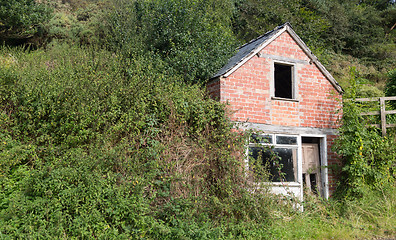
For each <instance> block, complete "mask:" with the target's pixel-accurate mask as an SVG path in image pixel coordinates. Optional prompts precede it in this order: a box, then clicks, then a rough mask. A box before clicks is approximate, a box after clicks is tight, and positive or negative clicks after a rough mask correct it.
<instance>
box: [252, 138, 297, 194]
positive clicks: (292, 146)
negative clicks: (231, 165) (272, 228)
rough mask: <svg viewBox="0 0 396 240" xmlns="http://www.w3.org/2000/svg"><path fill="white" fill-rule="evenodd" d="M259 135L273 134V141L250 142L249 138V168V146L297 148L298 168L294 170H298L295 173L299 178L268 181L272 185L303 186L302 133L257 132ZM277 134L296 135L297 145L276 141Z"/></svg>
mask: <svg viewBox="0 0 396 240" xmlns="http://www.w3.org/2000/svg"><path fill="white" fill-rule="evenodd" d="M257 135H259V136H260V135H261V136H272V143H253V142H250V138H249V143H248V147H247V148H246V156H247V157H246V167H247V169H248V168H249V157H250V156H249V147H256V146H260V145H261V146H273V147H274V148H289V149H296V150H297V151H296V154H297V156H296V158H297V159H296V161H297V162H296V166H297V167H296V168H295V169H294V171H297V172H296V173H295V176H297V179H295V181H293V182H286V181H285V182H267V183H268V184H270V185H274V186H276V185H286V186H294V187H298V186H301V182H302V174H301V173H302V161H301V157H302V148H301V136H300V135H294V134H279V133H261V134H257ZM277 136H285V137H295V138H296V140H297V142H296V144H295V145H289V144H278V143H277V142H276V137H277Z"/></svg>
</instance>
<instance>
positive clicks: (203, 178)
mask: <svg viewBox="0 0 396 240" xmlns="http://www.w3.org/2000/svg"><path fill="white" fill-rule="evenodd" d="M0 52H1V55H0V56H1V58H0V60H1V61H2V62H4V63H6V64H1V66H0V113H1V114H0V136H1V142H0V150H1V151H0V166H1V168H0V197H1V198H0V199H1V200H0V222H1V224H0V234H1V236H7V237H10V238H26V237H32V238H48V237H55V238H117V239H118V238H125V239H128V238H155V239H158V238H164V239H166V238H170V239H175V238H199V239H205V238H209V239H211V238H218V237H230V238H235V237H241V238H247V237H249V236H254V235H255V234H258V233H260V234H264V232H262V231H263V229H266V228H267V227H268V226H269V225H268V224H269V219H271V214H270V213H271V211H273V207H272V208H270V207H269V206H272V205H274V204H275V203H276V202H277V201H278V200H277V198H276V197H270V196H269V195H268V196H267V195H266V194H264V193H265V191H266V190H265V189H264V188H257V187H253V186H254V185H251V183H250V182H249V181H248V177H247V176H248V175H247V173H246V171H245V170H246V169H245V161H244V157H243V155H241V153H243V152H244V150H243V149H244V144H245V136H244V135H243V134H242V133H241V132H238V131H234V130H232V129H233V125H232V124H231V123H230V121H229V120H228V117H227V116H228V113H227V110H226V106H225V105H223V104H221V103H219V102H216V101H214V100H211V99H209V98H208V97H207V96H206V93H205V92H204V91H203V90H201V89H200V88H199V86H196V85H185V84H183V83H181V82H182V81H181V77H179V76H177V75H173V76H169V75H166V71H162V69H161V66H163V65H162V62H161V61H160V60H158V58H155V57H152V56H141V55H136V56H134V57H130V58H124V57H123V56H121V55H118V54H116V53H111V52H108V51H105V50H100V49H95V48H93V47H89V48H83V47H76V46H70V45H67V44H53V45H52V46H48V48H47V49H46V50H35V51H29V50H22V49H9V48H4V47H3V48H2V49H1V50H0ZM154 66H155V67H154ZM279 208H285V209H286V208H287V207H286V206H282V205H279ZM230 219H232V222H231V223H230V222H229V221H230ZM248 223H251V224H253V225H254V226H260V227H257V228H253V229H256V230H252V231H246V228H247V226H246V225H247V224H248ZM249 228H251V226H250V227H249ZM249 228H248V229H249ZM268 234H269V233H268Z"/></svg>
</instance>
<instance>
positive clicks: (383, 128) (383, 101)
mask: <svg viewBox="0 0 396 240" xmlns="http://www.w3.org/2000/svg"><path fill="white" fill-rule="evenodd" d="M380 105H381V130H382V136H385V135H386V113H385V99H384V97H380Z"/></svg>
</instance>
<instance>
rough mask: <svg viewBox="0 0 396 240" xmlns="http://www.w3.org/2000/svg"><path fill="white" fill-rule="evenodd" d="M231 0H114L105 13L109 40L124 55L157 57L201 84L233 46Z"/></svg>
mask: <svg viewBox="0 0 396 240" xmlns="http://www.w3.org/2000/svg"><path fill="white" fill-rule="evenodd" d="M231 16H232V4H231V2H230V1H222V0H210V1H205V0H167V1H160V0H150V1H143V0H137V1H133V2H131V1H122V0H118V1H116V4H115V10H114V11H112V12H111V13H110V17H109V29H110V33H109V35H111V36H112V39H110V41H109V43H110V45H111V46H112V47H116V48H122V49H124V53H126V54H130V53H131V52H140V53H142V54H147V53H149V54H152V55H156V56H158V57H160V58H161V59H162V60H163V61H164V63H165V64H166V66H167V67H166V68H167V70H169V71H170V72H171V73H172V74H179V75H182V77H183V78H184V80H185V82H188V83H199V82H200V83H202V82H204V81H205V80H206V79H208V78H209V77H210V76H211V74H213V73H214V72H215V71H216V70H218V69H219V68H220V67H221V66H222V65H223V64H224V63H225V61H227V59H228V58H229V57H230V55H231V54H232V53H233V51H234V49H235V47H236V46H237V44H236V40H235V37H234V36H233V33H232V30H231V20H230V19H231Z"/></svg>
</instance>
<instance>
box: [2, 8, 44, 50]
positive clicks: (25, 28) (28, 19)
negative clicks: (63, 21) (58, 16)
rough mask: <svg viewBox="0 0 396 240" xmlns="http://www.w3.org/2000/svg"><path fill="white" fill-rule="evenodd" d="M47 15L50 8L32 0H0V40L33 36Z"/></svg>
mask: <svg viewBox="0 0 396 240" xmlns="http://www.w3.org/2000/svg"><path fill="white" fill-rule="evenodd" d="M49 17H50V10H49V9H48V8H47V7H46V6H44V5H42V4H38V3H36V2H35V1H34V0H0V42H4V41H10V40H13V41H15V40H19V41H23V40H24V39H28V38H30V37H32V36H34V34H36V33H37V32H38V31H39V30H40V24H41V23H43V22H44V21H46V20H48V19H49Z"/></svg>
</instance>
